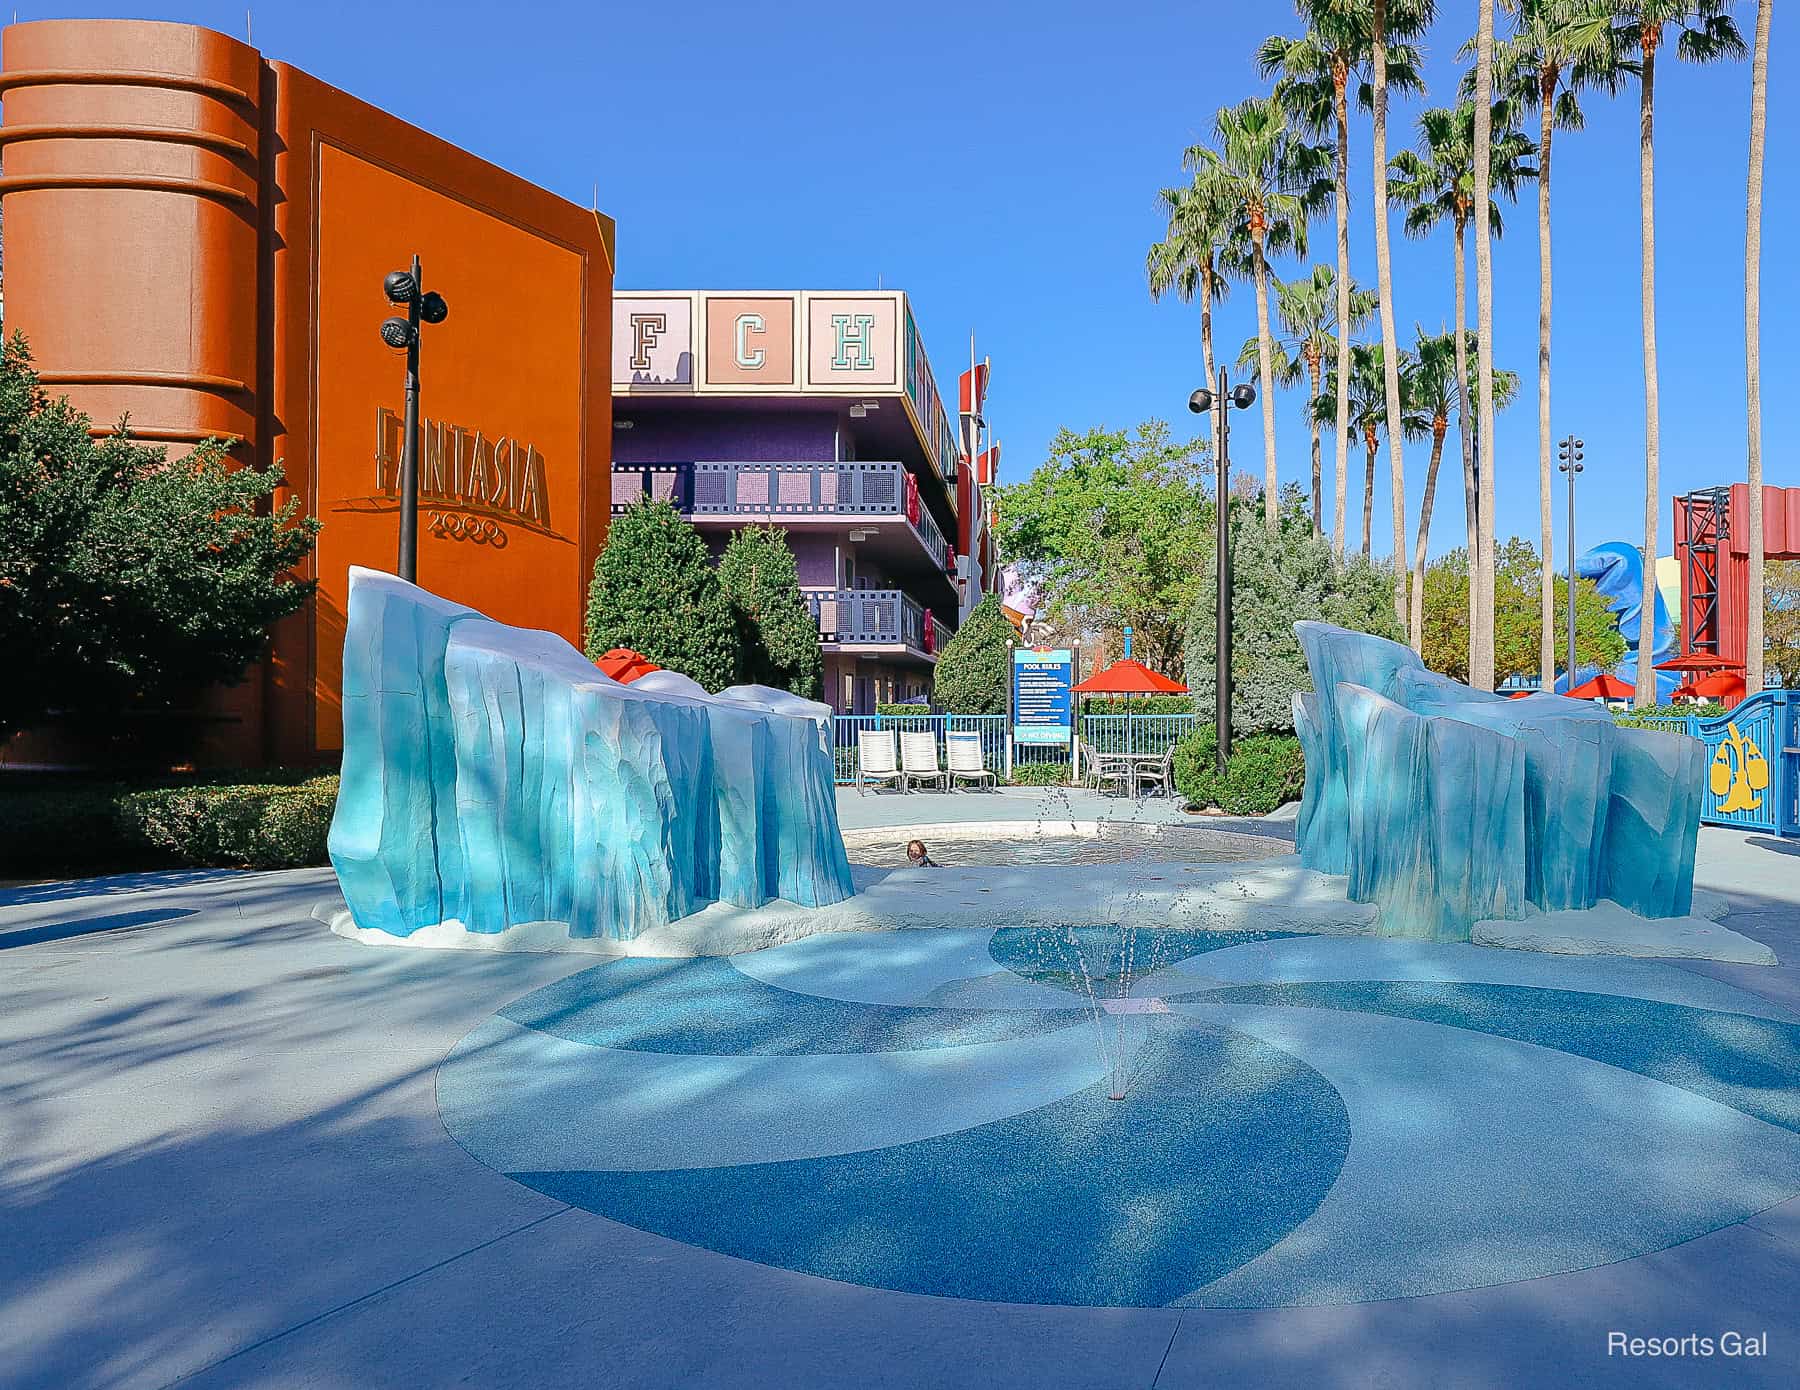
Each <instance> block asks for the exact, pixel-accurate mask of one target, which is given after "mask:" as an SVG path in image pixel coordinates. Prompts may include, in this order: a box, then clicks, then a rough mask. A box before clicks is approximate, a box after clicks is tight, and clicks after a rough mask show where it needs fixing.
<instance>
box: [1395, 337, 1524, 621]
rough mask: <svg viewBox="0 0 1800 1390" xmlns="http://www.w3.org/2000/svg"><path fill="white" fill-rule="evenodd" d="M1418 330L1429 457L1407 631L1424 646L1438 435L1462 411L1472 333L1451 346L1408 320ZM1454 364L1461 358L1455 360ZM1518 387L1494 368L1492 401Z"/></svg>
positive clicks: (1440, 450) (1416, 386)
mask: <svg viewBox="0 0 1800 1390" xmlns="http://www.w3.org/2000/svg"><path fill="white" fill-rule="evenodd" d="M1413 331H1414V332H1415V333H1416V334H1417V336H1418V347H1419V357H1418V362H1419V365H1418V370H1417V372H1416V373H1415V375H1414V377H1413V383H1412V385H1413V404H1414V406H1415V407H1416V408H1417V409H1418V411H1419V412H1420V413H1421V414H1423V415H1424V416H1426V417H1427V418H1428V419H1429V420H1430V422H1431V462H1430V463H1429V465H1428V466H1427V467H1426V470H1425V496H1424V498H1423V499H1422V500H1421V501H1420V503H1419V538H1418V541H1417V543H1416V545H1415V547H1414V549H1413V573H1412V594H1413V601H1412V615H1411V616H1412V631H1411V633H1410V634H1409V635H1410V638H1411V641H1412V649H1413V650H1414V651H1416V652H1417V651H1423V650H1424V645H1423V644H1424V641H1425V637H1424V624H1425V612H1424V606H1423V599H1422V595H1423V593H1424V589H1425V546H1426V544H1427V542H1428V541H1429V540H1430V538H1431V513H1432V509H1433V506H1434V504H1435V502H1436V498H1437V479H1438V465H1439V464H1440V463H1442V462H1443V458H1444V436H1445V435H1446V434H1447V433H1448V432H1449V429H1450V415H1451V413H1452V412H1453V411H1454V412H1455V413H1456V414H1458V415H1461V416H1464V418H1465V419H1466V409H1467V407H1466V405H1465V398H1464V395H1463V389H1464V386H1465V384H1466V382H1467V373H1466V364H1467V362H1468V356H1469V354H1470V353H1471V352H1474V351H1475V350H1476V347H1475V341H1474V340H1475V335H1474V334H1473V333H1470V334H1467V335H1466V336H1465V341H1464V344H1463V351H1462V352H1460V353H1459V352H1457V351H1456V346H1455V342H1454V340H1453V339H1452V338H1451V336H1450V335H1449V334H1448V333H1439V334H1437V335H1436V336H1434V337H1427V336H1426V334H1425V330H1424V329H1423V328H1420V327H1418V326H1417V325H1416V324H1415V325H1414V328H1413ZM1459 364H1462V365H1461V366H1459ZM1518 391H1519V374H1518V373H1517V372H1495V373H1494V404H1495V405H1496V406H1497V407H1499V408H1501V409H1505V408H1506V407H1507V406H1509V405H1511V404H1512V401H1513V397H1514V396H1516V395H1517V394H1518Z"/></svg>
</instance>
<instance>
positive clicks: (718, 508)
mask: <svg viewBox="0 0 1800 1390" xmlns="http://www.w3.org/2000/svg"><path fill="white" fill-rule="evenodd" d="M645 496H649V497H655V498H660V499H661V500H663V501H666V502H669V503H672V504H673V505H674V507H675V510H676V511H678V512H680V513H681V514H682V515H683V516H689V517H693V518H695V519H696V520H698V519H700V518H704V517H745V518H750V517H783V516H795V517H799V516H843V517H867V518H869V519H870V520H871V521H875V520H892V519H896V518H899V517H904V518H905V519H906V521H907V523H908V524H909V525H910V526H911V527H912V529H913V533H914V534H915V535H916V536H917V537H918V538H919V543H920V544H921V545H923V546H924V547H925V549H926V551H927V552H928V553H929V554H930V555H931V557H932V559H933V560H934V561H935V562H936V563H937V564H938V565H939V567H941V568H942V569H943V570H945V571H946V572H947V573H951V574H954V573H955V572H956V552H955V548H954V547H953V546H951V545H950V543H949V542H948V541H947V540H945V538H944V533H943V530H942V529H941V528H940V527H939V526H938V524H937V521H936V519H935V518H933V516H932V515H931V509H930V508H928V507H927V506H925V504H924V501H923V499H921V498H920V496H919V480H918V479H917V478H915V477H914V476H913V475H912V474H910V473H908V472H907V471H906V469H905V468H904V467H903V466H902V465H900V464H898V463H876V462H864V461H860V460H859V461H857V462H854V463H716V462H700V463H624V464H615V465H614V466H613V493H612V510H613V512H614V513H615V514H617V513H619V512H622V511H624V510H625V509H626V508H627V507H629V506H631V504H632V503H634V502H636V501H637V500H638V499H639V498H641V497H645Z"/></svg>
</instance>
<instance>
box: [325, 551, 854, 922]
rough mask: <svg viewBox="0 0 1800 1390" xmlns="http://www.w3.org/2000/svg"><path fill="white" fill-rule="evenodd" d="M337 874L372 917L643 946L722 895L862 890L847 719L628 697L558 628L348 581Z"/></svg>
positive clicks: (799, 709)
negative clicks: (653, 931) (842, 775)
mask: <svg viewBox="0 0 1800 1390" xmlns="http://www.w3.org/2000/svg"><path fill="white" fill-rule="evenodd" d="M343 699H344V761H343V778H342V782H341V785H340V789H339V793H338V803H337V810H336V814H335V816H334V817H333V819H332V824H331V835H330V841H329V846H330V852H331V862H332V866H333V867H334V868H335V869H336V870H337V876H338V882H339V884H340V885H341V886H342V888H343V892H344V899H345V901H346V903H347V905H348V906H349V909H350V914H351V917H352V918H353V919H354V921H355V923H356V925H357V926H358V927H361V928H364V929H365V930H369V929H373V930H378V931H381V932H385V933H387V934H388V935H390V936H393V937H396V938H407V937H410V936H412V935H413V934H415V933H417V932H420V931H423V930H426V929H433V937H434V938H439V937H442V936H443V935H444V934H445V933H456V934H464V933H466V934H469V935H473V936H480V937H487V938H492V944H494V945H497V946H498V945H505V944H508V940H507V934H508V933H509V932H512V933H513V935H514V937H515V938H516V937H518V936H519V935H520V934H519V933H517V932H514V929H516V928H531V929H532V931H531V932H530V933H529V935H530V938H531V940H532V941H533V942H534V943H536V944H541V943H542V940H543V937H544V935H545V929H546V927H550V928H552V929H553V931H554V929H560V934H563V935H566V936H568V937H573V938H596V937H597V938H605V939H611V940H618V941H626V940H630V939H632V938H633V937H636V936H638V935H639V934H641V933H642V932H644V931H647V930H649V929H650V928H652V927H656V926H661V925H664V924H665V923H668V922H671V921H673V920H675V919H676V918H679V917H685V916H687V915H688V914H689V913H692V912H696V911H698V910H700V909H701V908H704V907H706V906H707V905H708V904H710V903H713V902H727V903H731V904H734V905H737V906H741V907H755V906H758V905H760V904H762V903H764V902H767V901H768V900H769V899H771V898H775V897H781V898H786V899H789V900H791V901H793V902H796V903H800V904H802V905H804V906H809V907H816V906H822V905H824V904H827V903H834V902H839V901H841V900H842V899H844V898H847V897H849V896H850V895H851V892H852V891H853V890H852V888H851V882H850V865H849V860H848V858H847V857H846V855H845V853H844V843H843V838H842V836H841V835H840V834H839V832H838V823H837V802H836V797H835V794H834V792H833V788H832V757H831V744H830V713H831V712H830V710H829V709H828V708H827V707H826V706H824V705H820V704H815V703H813V702H812V701H810V700H803V699H800V698H799V697H797V696H794V695H790V694H788V693H787V692H785V691H776V690H769V689H766V688H764V687H761V686H739V687H735V688H733V689H730V690H726V691H724V692H722V693H720V694H718V695H708V694H707V693H706V692H705V691H704V690H703V689H701V688H700V687H699V686H698V685H696V684H695V683H694V682H693V681H690V680H688V679H687V678H686V677H684V676H679V675H676V674H674V673H673V672H658V673H654V674H652V675H649V676H645V677H644V678H642V679H641V680H639V681H636V682H634V683H633V684H630V685H621V684H619V683H618V682H617V681H614V680H611V679H609V678H608V677H606V676H605V675H603V674H601V673H600V671H598V670H597V669H596V668H595V667H594V666H593V664H592V663H591V662H589V661H587V660H586V659H585V658H584V657H583V656H582V655H581V654H580V653H579V652H577V651H576V650H575V648H573V647H571V646H570V645H569V644H568V643H567V642H565V641H563V640H562V639H561V638H560V637H556V636H553V635H552V634H550V633H547V632H535V631H530V630H527V629H523V628H515V627H508V626H506V625H505V624H502V623H497V622H494V621H492V620H491V619H489V618H486V617H484V616H483V615H481V614H480V613H477V612H475V611H474V610H473V609H470V608H464V607H461V606H460V605H457V604H453V603H449V602H447V601H445V600H443V599H440V598H438V597H436V596H435V595H433V594H429V593H427V592H425V591H424V590H422V589H419V588H415V587H414V586H413V585H411V584H408V583H406V582H404V581H403V580H400V579H396V578H394V577H393V576H391V575H387V574H382V573H379V572H377V571H374V570H366V569H352V570H351V572H350V602H349V615H348V623H347V628H346V633H345V638H344V695H343Z"/></svg>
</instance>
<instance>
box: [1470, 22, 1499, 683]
mask: <svg viewBox="0 0 1800 1390" xmlns="http://www.w3.org/2000/svg"><path fill="white" fill-rule="evenodd" d="M1476 14H1477V19H1476V26H1475V97H1474V101H1475V130H1474V135H1473V142H1472V152H1471V156H1470V157H1471V160H1472V163H1473V166H1474V171H1475V207H1474V214H1475V319H1476V325H1477V326H1476V332H1477V333H1478V334H1479V335H1480V341H1479V343H1478V347H1479V353H1478V355H1477V357H1476V368H1475V381H1476V391H1477V393H1478V394H1477V396H1476V404H1477V409H1476V418H1477V419H1478V420H1479V421H1480V425H1479V430H1480V434H1479V439H1480V447H1481V453H1480V457H1479V459H1478V460H1477V467H1476V476H1477V480H1478V481H1477V488H1476V497H1475V515H1476V518H1477V521H1478V524H1477V525H1476V528H1475V538H1476V542H1477V545H1476V549H1475V553H1474V554H1473V555H1471V556H1470V557H1469V560H1470V571H1469V587H1470V589H1471V590H1472V591H1473V593H1474V595H1475V597H1474V607H1473V609H1472V616H1473V621H1472V622H1471V623H1470V625H1469V684H1470V685H1472V686H1474V687H1475V688H1476V689H1477V690H1492V689H1493V688H1494V232H1493V227H1492V225H1491V223H1490V222H1489V218H1490V217H1491V216H1492V215H1493V201H1492V186H1491V173H1492V171H1491V159H1492V154H1493V136H1494V106H1493V97H1494V0H1480V4H1479V5H1478V6H1477V7H1476Z"/></svg>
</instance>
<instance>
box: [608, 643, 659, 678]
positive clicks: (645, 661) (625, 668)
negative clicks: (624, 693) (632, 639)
mask: <svg viewBox="0 0 1800 1390" xmlns="http://www.w3.org/2000/svg"><path fill="white" fill-rule="evenodd" d="M594 665H596V666H598V667H599V668H600V674H601V675H603V676H610V677H612V679H613V680H616V681H618V682H619V683H620V684H621V685H630V684H631V682H633V681H634V680H636V679H637V678H638V677H639V676H647V675H649V674H650V673H651V672H652V671H660V670H662V667H660V666H658V665H657V664H656V663H655V662H654V661H652V660H650V658H649V657H647V656H645V655H644V654H643V653H641V652H634V651H632V650H631V648H630V647H614V648H613V649H612V650H611V651H610V652H607V653H606V654H605V655H603V656H597V657H595V658H594Z"/></svg>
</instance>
